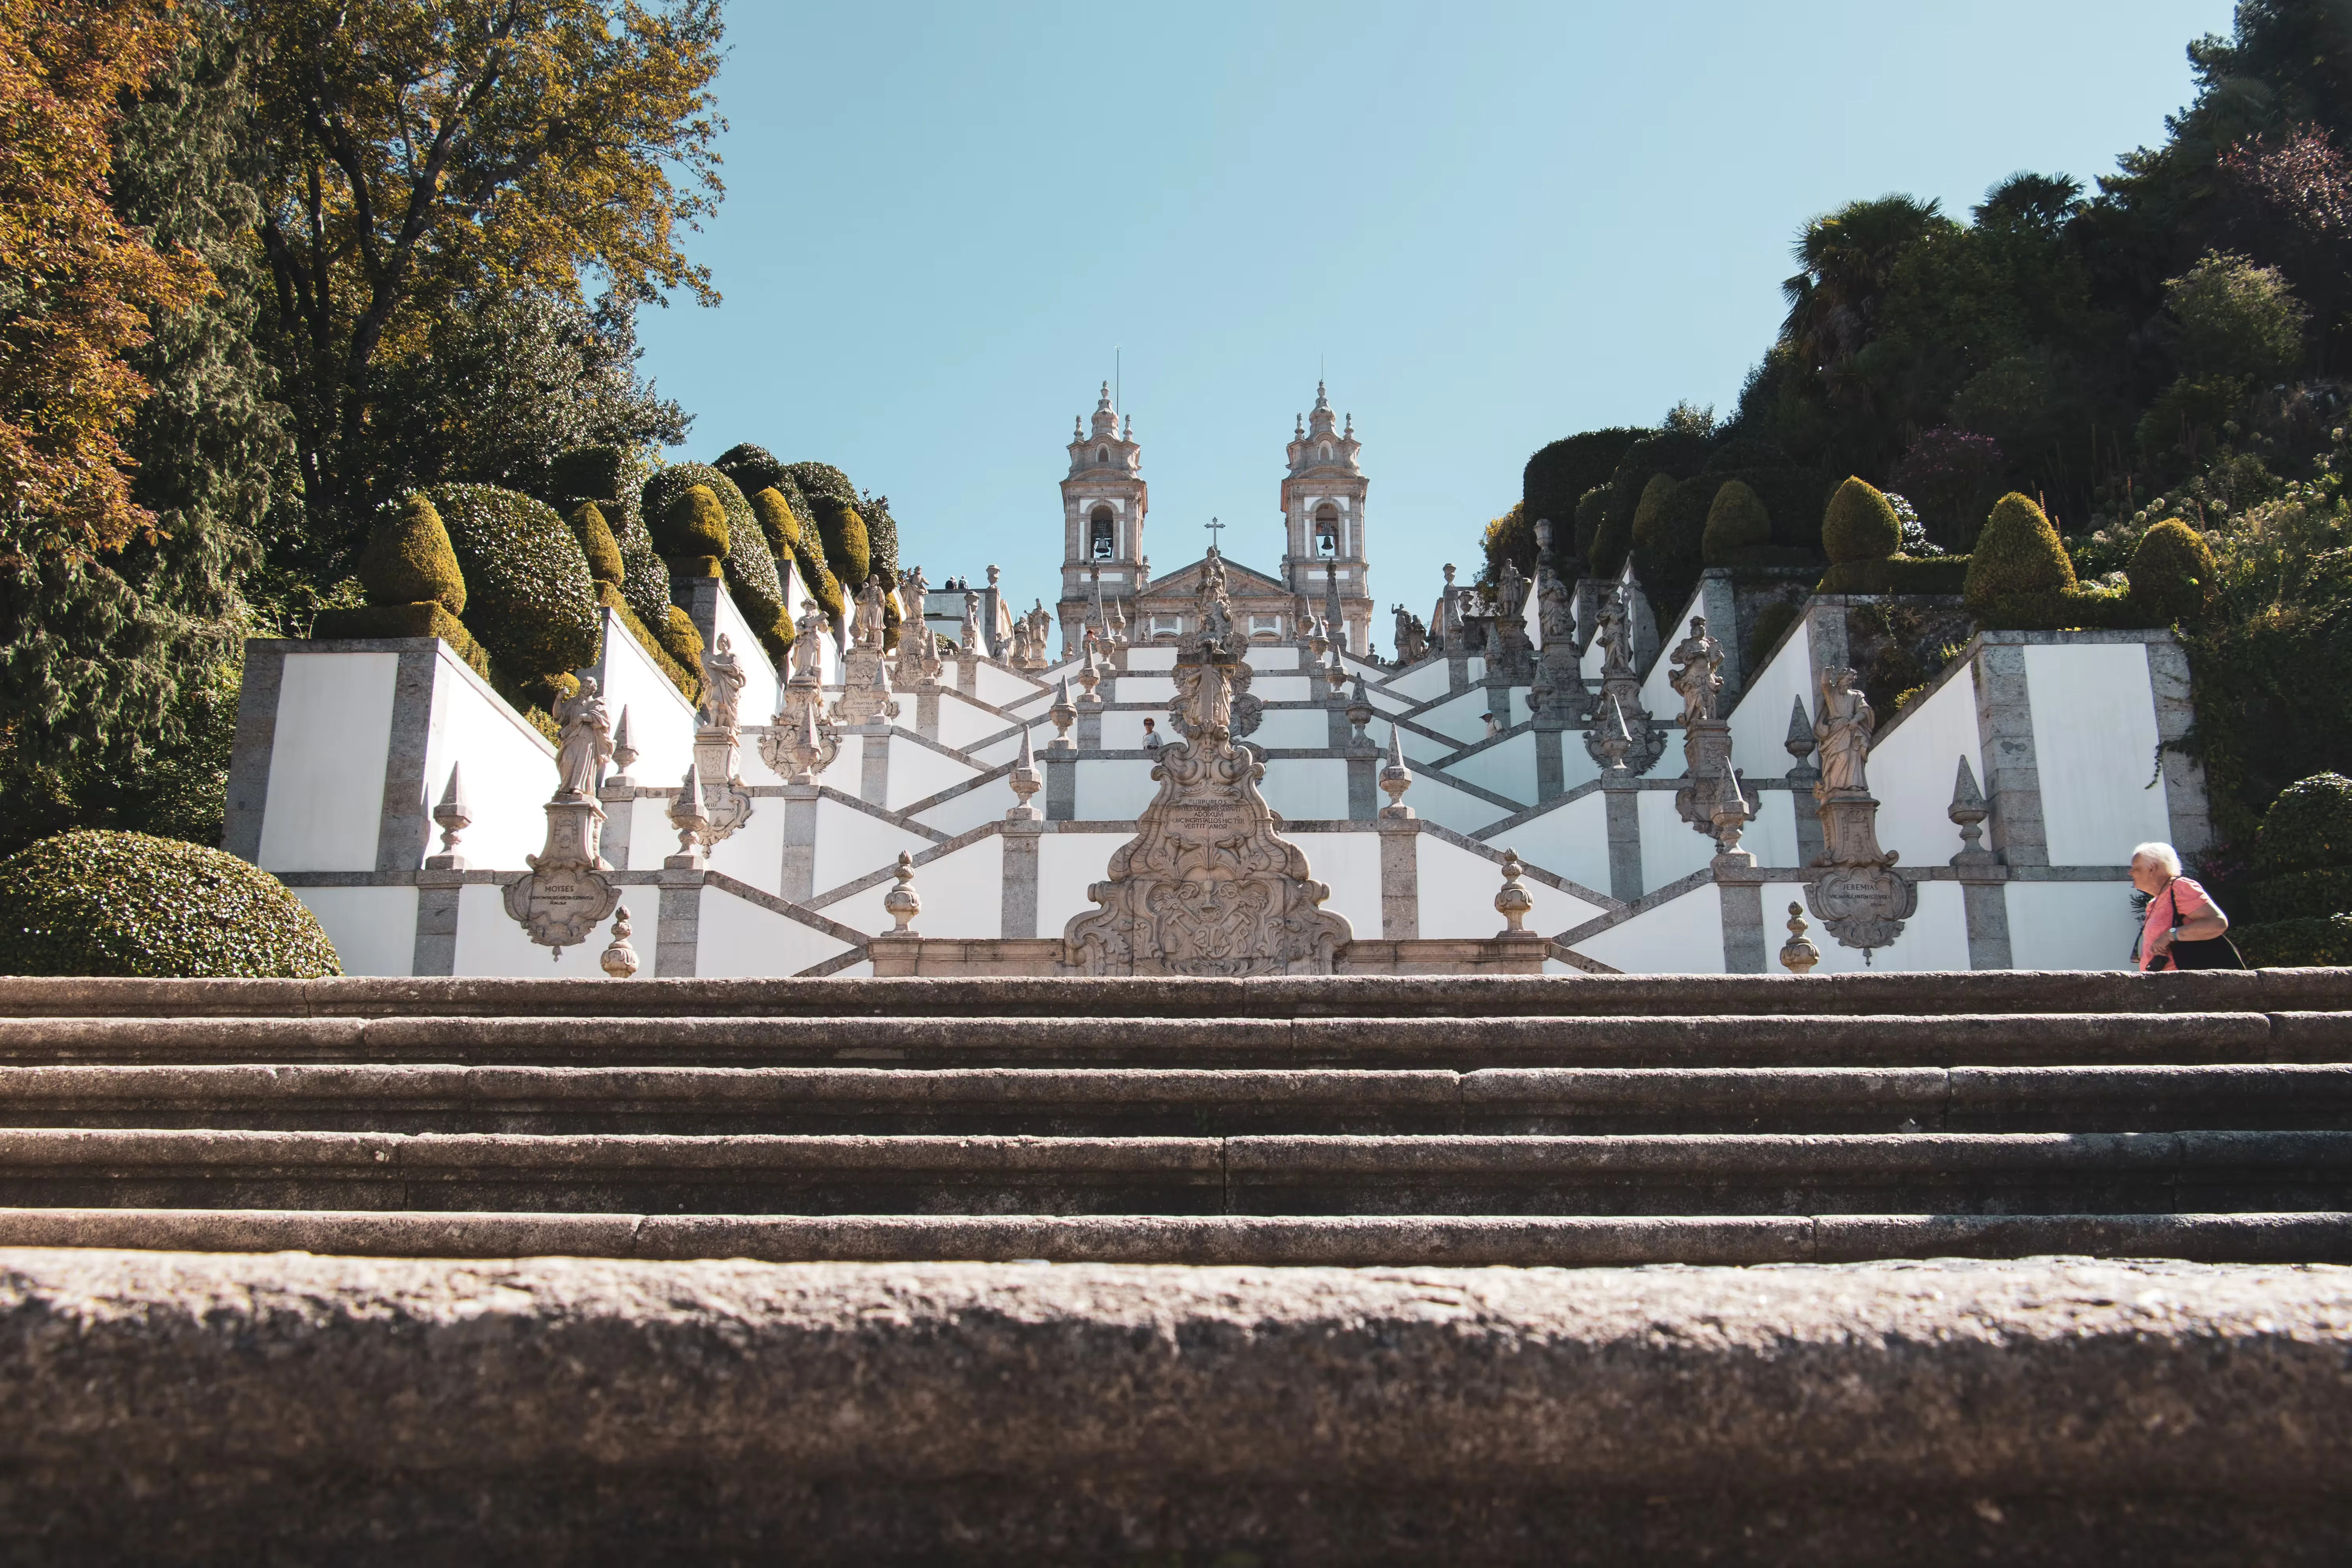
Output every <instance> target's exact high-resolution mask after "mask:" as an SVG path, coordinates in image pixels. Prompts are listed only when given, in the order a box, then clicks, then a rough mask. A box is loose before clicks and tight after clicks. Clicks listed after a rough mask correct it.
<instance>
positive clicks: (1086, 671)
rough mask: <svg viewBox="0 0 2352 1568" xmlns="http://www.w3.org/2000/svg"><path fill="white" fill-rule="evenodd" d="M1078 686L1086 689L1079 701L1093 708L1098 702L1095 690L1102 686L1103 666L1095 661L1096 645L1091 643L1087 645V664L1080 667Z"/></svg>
mask: <svg viewBox="0 0 2352 1568" xmlns="http://www.w3.org/2000/svg"><path fill="white" fill-rule="evenodd" d="M1078 684H1079V685H1080V686H1082V687H1084V688H1086V691H1085V694H1084V695H1083V696H1081V697H1080V698H1079V699H1078V700H1079V701H1081V702H1084V703H1086V704H1087V705H1088V706H1092V705H1093V704H1094V703H1095V702H1096V701H1097V698H1096V696H1095V688H1097V687H1098V686H1100V685H1101V684H1102V666H1101V665H1100V664H1098V663H1097V662H1096V660H1095V645H1094V644H1093V642H1091V641H1089V642H1088V643H1087V661H1086V663H1084V664H1082V665H1080V666H1078Z"/></svg>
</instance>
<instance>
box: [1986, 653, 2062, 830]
mask: <svg viewBox="0 0 2352 1568" xmlns="http://www.w3.org/2000/svg"><path fill="white" fill-rule="evenodd" d="M1970 668H1971V669H1972V670H1973V671H1974V672H1975V674H1974V679H1975V681H1976V695H1977V745H1978V748H1979V751H1980V752H1982V753H1983V757H1984V768H1985V781H1984V782H1985V792H1984V793H1985V799H1986V800H1987V801H1989V802H1990V803H1991V805H1992V820H1991V821H1990V822H1989V823H1988V824H1987V825H1986V827H1987V829H1988V831H1987V833H1986V836H1985V838H1986V844H1987V847H1990V849H1991V850H1992V851H1993V852H1994V853H1995V854H1997V855H1999V856H2000V858H2001V860H2002V862H2003V863H2004V864H2006V865H2010V866H2018V867H2023V866H2047V865H2048V864H2049V863H2050V843H2049V833H2048V828H2047V827H2046V826H2045V824H2044V823H2043V820H2042V770H2041V764H2040V763H2039V761H2038V760H2037V753H2036V752H2035V748H2034V743H2033V699H2032V689H2031V688H2030V687H2029V685H2028V684H2027V681H2026V676H2025V651H2024V647H2023V646H2022V645H2021V644H2019V643H2016V642H2009V641H1999V642H1997V641H1994V640H1993V639H1992V637H1990V635H1987V636H1984V637H1979V639H1978V646H1977V650H1976V657H1975V658H1973V659H1972V660H1970Z"/></svg>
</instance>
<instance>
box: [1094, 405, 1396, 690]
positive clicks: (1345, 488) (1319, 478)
mask: <svg viewBox="0 0 2352 1568" xmlns="http://www.w3.org/2000/svg"><path fill="white" fill-rule="evenodd" d="M1362 449H1363V448H1362V444H1361V443H1360V442H1359V441H1358V440H1357V439H1356V435H1355V421H1354V418H1353V416H1349V418H1348V419H1347V420H1346V421H1345V422H1344V424H1343V423H1342V422H1341V421H1340V420H1339V419H1337V418H1335V417H1334V416H1333V414H1332V412H1331V403H1330V398H1329V397H1328V395H1327V394H1326V392H1325V389H1324V387H1323V386H1322V384H1320V383H1318V384H1317V385H1316V388H1315V408H1314V412H1313V413H1312V414H1307V415H1301V416H1299V417H1298V419H1297V424H1296V426H1295V427H1294V429H1293V431H1292V434H1291V440H1290V443H1289V445H1288V447H1287V448H1286V451H1285V454H1284V462H1285V465H1286V466H1285V471H1284V475H1283V479H1282V514H1283V549H1282V555H1281V558H1280V560H1279V562H1278V563H1277V565H1276V570H1275V571H1273V572H1266V571H1263V570H1261V569H1259V568H1257V567H1254V566H1251V565H1249V564H1248V563H1246V561H1244V560H1242V559H1237V558H1236V553H1235V552H1240V553H1241V554H1244V555H1245V554H1246V553H1247V552H1249V550H1250V543H1249V540H1248V537H1247V536H1246V535H1244V537H1243V538H1241V539H1238V540H1235V541H1234V542H1232V546H1231V548H1228V547H1227V546H1226V545H1225V544H1224V543H1222V542H1221V543H1220V544H1219V546H1218V553H1219V555H1220V557H1221V558H1222V559H1223V564H1224V568H1225V574H1226V583H1227V586H1228V592H1229V594H1230V596H1231V599H1232V604H1233V611H1234V625H1235V626H1236V627H1237V628H1239V629H1241V630H1243V631H1244V632H1245V633H1246V634H1247V635H1248V637H1250V638H1251V640H1253V641H1255V642H1260V643H1278V642H1292V641H1296V640H1298V639H1299V638H1301V637H1304V636H1305V635H1306V631H1307V619H1308V618H1309V617H1311V618H1312V619H1314V620H1317V621H1321V622H1325V623H1328V625H1330V626H1333V627H1335V628H1339V635H1340V641H1341V642H1342V645H1343V646H1344V647H1345V648H1346V650H1347V651H1348V652H1349V653H1352V654H1355V655H1356V656H1357V657H1359V658H1361V657H1364V656H1365V655H1366V654H1368V653H1369V652H1370V648H1371V630H1372V596H1371V586H1370V564H1369V560H1368V554H1367V542H1366V535H1365V526H1364V497H1365V492H1366V490H1367V489H1368V488H1369V486H1368V481H1367V480H1366V479H1365V477H1364V471H1363V468H1361V466H1360V463H1359V462H1358V458H1359V456H1360V453H1361V451H1362ZM1069 453H1070V471H1069V475H1068V477H1067V478H1066V479H1063V480H1062V543H1063V549H1062V584H1061V597H1060V598H1059V600H1057V601H1056V603H1055V620H1056V621H1057V622H1058V623H1059V624H1060V626H1061V628H1062V647H1063V650H1064V654H1065V657H1075V656H1076V655H1077V654H1078V653H1079V652H1081V651H1082V649H1083V644H1084V641H1085V636H1086V628H1087V626H1088V625H1090V624H1098V625H1099V626H1101V627H1102V629H1103V631H1104V633H1105V634H1106V636H1107V637H1109V638H1110V639H1111V640H1114V641H1117V640H1124V641H1127V642H1129V643H1135V644H1152V643H1162V644H1172V643H1174V642H1176V641H1177V640H1178V639H1179V638H1181V637H1184V636H1186V635H1187V634H1188V633H1191V632H1192V631H1194V630H1197V629H1198V628H1197V627H1196V626H1195V625H1194V624H1193V623H1194V619H1195V617H1196V615H1197V610H1196V602H1197V595H1198V592H1199V585H1200V582H1201V567H1202V563H1203V561H1204V560H1205V558H1206V552H1203V553H1202V555H1201V556H1195V557H1193V558H1192V559H1190V560H1188V561H1186V562H1185V563H1184V564H1183V565H1181V566H1179V567H1177V568H1176V569H1175V570H1173V571H1171V572H1164V573H1157V574H1155V573H1154V572H1153V571H1152V569H1151V558H1150V555H1149V554H1148V553H1146V550H1145V542H1144V523H1145V520H1146V516H1147V514H1148V513H1149V511H1150V486H1149V485H1147V484H1146V483H1145V481H1144V478H1143V448H1142V447H1141V446H1140V445H1139V444H1138V443H1137V441H1136V439H1135V421H1134V418H1133V416H1129V417H1128V418H1127V419H1126V421H1125V422H1124V424H1122V422H1121V420H1120V416H1119V414H1118V410H1117V409H1116V408H1115V407H1113V406H1112V402H1111V395H1110V387H1109V385H1108V384H1104V386H1103V388H1102V391H1101V393H1100V395H1099V396H1098V397H1097V401H1096V404H1095V411H1094V418H1093V420H1092V422H1091V425H1090V426H1089V424H1087V422H1086V421H1083V420H1081V421H1079V422H1078V423H1077V424H1076V427H1075V428H1074V429H1073V430H1072V432H1071V437H1070V447H1069ZM1225 526H1226V525H1224V524H1219V523H1214V522H1213V523H1212V525H1211V531H1212V533H1213V534H1216V535H1220V536H1221V535H1222V533H1223V529H1224V528H1225Z"/></svg>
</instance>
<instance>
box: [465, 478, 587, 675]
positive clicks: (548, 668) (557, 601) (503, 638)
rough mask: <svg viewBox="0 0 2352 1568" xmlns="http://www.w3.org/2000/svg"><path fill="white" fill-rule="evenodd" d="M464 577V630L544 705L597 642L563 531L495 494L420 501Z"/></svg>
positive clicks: (540, 505) (551, 512)
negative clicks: (437, 520) (427, 504)
mask: <svg viewBox="0 0 2352 1568" xmlns="http://www.w3.org/2000/svg"><path fill="white" fill-rule="evenodd" d="M426 495H427V496H428V497H429V499H430V500H432V502H433V505H434V508H435V510H437V511H439V512H440V514H441V519H442V521H443V522H444V523H445V524H446V525H447V527H448V531H449V543H450V545H451V546H452V547H453V548H454V549H455V550H456V551H457V563H458V565H459V566H460V567H462V568H463V569H464V571H465V574H466V584H467V590H468V592H467V605H466V628H467V630H468V631H470V632H472V633H473V634H474V636H475V637H477V638H478V639H479V640H480V642H481V644H482V646H483V647H485V648H488V650H489V655H490V662H491V664H492V665H493V666H494V667H495V668H497V669H498V670H499V672H500V673H501V674H503V675H504V676H505V678H506V679H507V681H508V682H509V683H510V684H511V685H513V686H515V687H517V688H519V689H520V690H521V691H522V692H523V694H524V696H525V699H526V702H525V705H526V706H528V705H529V704H530V703H540V704H542V705H543V704H544V703H545V702H546V701H547V700H549V699H550V698H551V696H552V694H553V692H554V690H555V689H556V688H557V687H558V686H559V685H560V684H562V681H563V680H565V679H569V677H570V674H571V672H572V671H573V670H575V669H579V668H582V667H583V666H585V665H589V664H593V663H594V662H595V660H596V651H597V648H598V647H599V646H600V644H601V642H602V639H603V633H604V623H603V620H602V618H601V617H600V616H598V614H597V610H598V606H599V600H598V598H597V594H596V584H595V581H594V579H593V578H591V577H590V576H589V574H588V558H587V556H586V555H585V554H584V553H583V552H582V551H581V548H580V542H579V540H578V539H576V538H574V537H573V536H572V525H571V524H569V523H567V522H565V521H563V518H562V514H561V513H559V512H557V511H556V510H555V509H554V508H553V507H551V506H549V505H548V504H547V503H546V502H544V501H538V500H532V499H531V498H530V497H529V496H527V495H522V494H520V493H518V492H517V491H514V490H508V489H499V488H498V487H497V486H495V485H436V486H435V487H434V488H433V489H430V490H428V491H427V492H426Z"/></svg>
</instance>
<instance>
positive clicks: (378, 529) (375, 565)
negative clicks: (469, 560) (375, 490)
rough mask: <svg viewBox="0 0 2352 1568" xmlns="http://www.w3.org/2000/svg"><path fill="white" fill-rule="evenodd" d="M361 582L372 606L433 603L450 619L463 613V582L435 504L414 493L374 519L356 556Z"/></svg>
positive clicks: (464, 596) (453, 551) (464, 606)
mask: <svg viewBox="0 0 2352 1568" xmlns="http://www.w3.org/2000/svg"><path fill="white" fill-rule="evenodd" d="M359 578H360V586H361V587H362V588H364V589H366V590H367V600H368V603H369V604H371V605H416V604H424V603H425V602H427V601H431V602H433V603H436V604H438V605H441V607H442V608H444V609H446V610H447V611H448V612H449V613H450V614H451V615H453V616H462V615H464V614H465V613H466V578H465V574H464V573H462V572H461V571H459V569H458V566H457V552H456V551H455V550H453V549H451V548H450V545H449V531H448V530H447V529H446V528H445V527H443V526H442V523H441V514H440V513H439V512H437V511H435V510H433V503H432V502H431V501H430V500H426V499H425V497H424V496H422V495H419V494H416V493H415V492H413V491H412V492H411V493H410V494H408V495H407V496H404V497H403V498H402V499H401V500H399V501H397V502H395V503H394V504H393V505H391V506H388V507H386V508H385V509H384V510H383V512H382V513H380V514H379V515H378V516H377V518H376V522H375V527H374V529H373V531H370V532H369V534H368V541H367V544H366V545H365V546H364V547H363V548H362V550H361V551H360V561H359Z"/></svg>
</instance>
